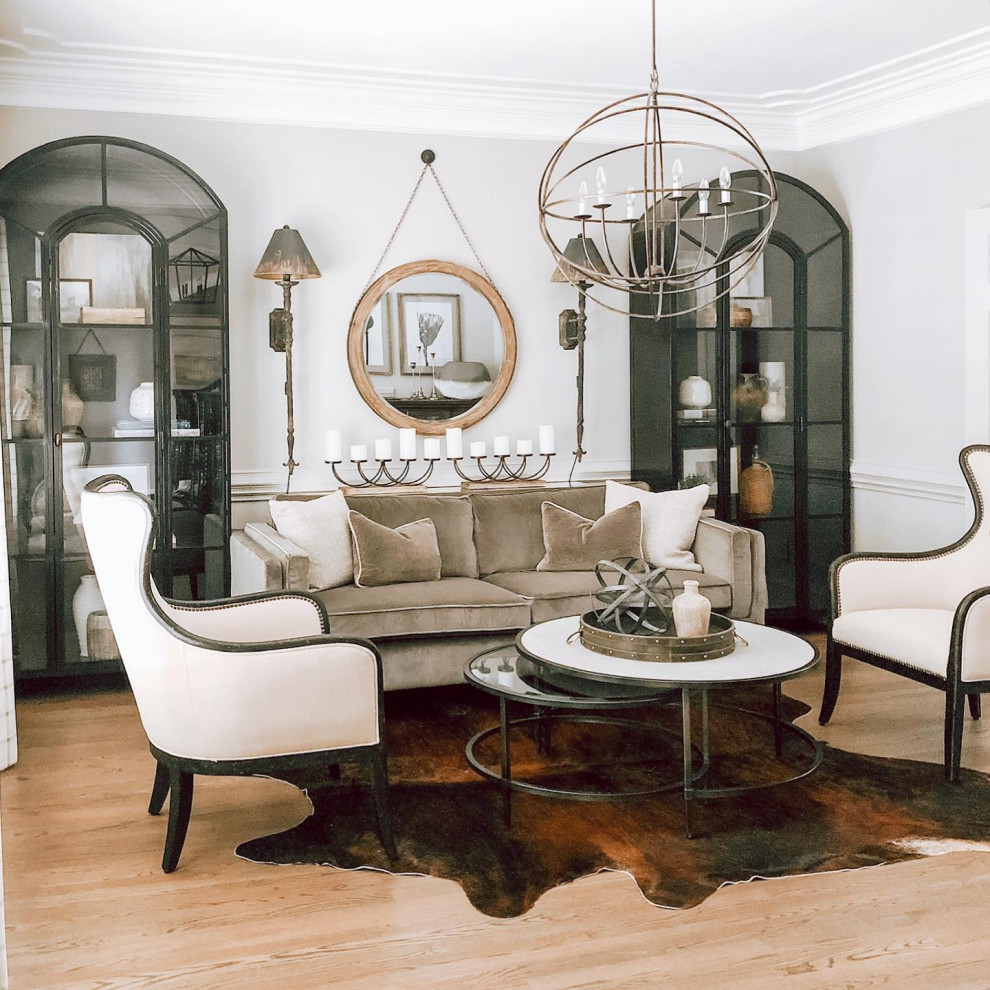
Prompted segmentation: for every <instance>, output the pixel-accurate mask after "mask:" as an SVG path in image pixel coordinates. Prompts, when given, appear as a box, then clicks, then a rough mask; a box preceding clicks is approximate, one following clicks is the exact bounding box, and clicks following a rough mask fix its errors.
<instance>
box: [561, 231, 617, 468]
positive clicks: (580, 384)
mask: <svg viewBox="0 0 990 990" xmlns="http://www.w3.org/2000/svg"><path fill="white" fill-rule="evenodd" d="M564 258H565V259H566V260H567V261H572V262H574V263H575V264H580V265H585V266H588V267H590V268H593V269H594V270H595V271H597V272H607V271H608V269H607V268H606V266H605V261H604V260H603V258H602V256H601V254H600V253H599V251H598V247H597V246H596V245H595V242H594V240H592V238H590V237H586V236H585V235H584V234H579V235H578V236H577V237H572V238H571V239H570V240H569V241H568V242H567V247H566V248H564ZM568 269H569V270H565V268H564V263H562V264H561V265H560V266H558V267H557V268H556V269H555V270H554V273H553V276H552V278H551V279H550V281H551V282H570V283H571V284H572V285H575V286H576V287H577V290H578V308H577V312H575V311H574V310H573V309H565V310H564V311H563V312H562V313H561V314H560V316H559V317H558V332H559V334H560V346H561V347H563V348H564V350H565V351H573V350H574V349H575V348H576V349H577V352H578V366H577V450H575V451H574V456H575V458H576V459H577V460H578V461H580V460H581V459H582V458H583V457H584V455H585V454H586V453H587V451H586V450H585V449H584V446H583V443H584V341H585V335H586V331H587V323H588V317H587V314H586V313H585V303H586V297H585V293H586V292H587V291H588V289H590V288H591V283H590V282H588V281H585V280H584V279H583V278H582V277H581V273H580V272H578V271H577V270H576V269H574V268H570V267H569V266H568Z"/></svg>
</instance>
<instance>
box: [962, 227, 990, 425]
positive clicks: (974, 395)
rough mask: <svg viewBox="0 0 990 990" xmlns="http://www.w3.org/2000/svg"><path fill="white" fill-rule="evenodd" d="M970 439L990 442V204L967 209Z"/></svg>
mask: <svg viewBox="0 0 990 990" xmlns="http://www.w3.org/2000/svg"><path fill="white" fill-rule="evenodd" d="M963 271H964V272H965V279H966V301H965V313H966V365H965V375H966V378H965V381H966V427H965V435H966V443H988V442H990V207H986V208H984V209H981V210H969V211H967V213H966V258H965V263H964V265H963Z"/></svg>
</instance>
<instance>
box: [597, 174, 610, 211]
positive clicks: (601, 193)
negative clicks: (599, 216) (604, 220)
mask: <svg viewBox="0 0 990 990" xmlns="http://www.w3.org/2000/svg"><path fill="white" fill-rule="evenodd" d="M595 185H596V186H597V187H598V205H599V206H607V205H608V204H607V203H606V202H605V192H606V190H607V189H608V178H607V177H606V175H605V169H603V168H602V167H601V165H599V166H598V171H597V172H595Z"/></svg>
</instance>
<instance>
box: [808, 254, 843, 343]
mask: <svg viewBox="0 0 990 990" xmlns="http://www.w3.org/2000/svg"><path fill="white" fill-rule="evenodd" d="M843 296H844V292H843V267H842V239H841V238H836V239H835V240H834V241H832V243H831V244H829V245H828V246H827V247H824V248H822V249H821V250H820V251H817V252H816V253H815V254H813V255H811V256H810V257H809V258H808V326H809V327H841V326H843V325H844V321H843V312H842V300H843Z"/></svg>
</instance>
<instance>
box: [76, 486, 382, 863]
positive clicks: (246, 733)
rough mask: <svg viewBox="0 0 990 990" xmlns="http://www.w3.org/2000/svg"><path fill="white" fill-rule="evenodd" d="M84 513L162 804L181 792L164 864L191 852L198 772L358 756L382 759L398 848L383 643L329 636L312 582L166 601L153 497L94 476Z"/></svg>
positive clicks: (378, 766) (155, 805)
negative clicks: (154, 555)
mask: <svg viewBox="0 0 990 990" xmlns="http://www.w3.org/2000/svg"><path fill="white" fill-rule="evenodd" d="M82 518H83V525H84V526H85V531H86V537H87V541H88V544H89V551H90V555H91V557H92V560H93V569H94V570H95V572H96V578H97V581H98V582H99V585H100V590H101V592H102V593H103V600H104V602H105V603H106V609H107V613H108V615H109V618H110V624H111V626H112V627H113V632H114V635H115V637H116V639H117V645H118V647H119V648H120V655H121V658H122V659H123V663H124V668H125V670H126V671H127V676H128V679H129V680H130V684H131V688H132V690H133V692H134V698H135V701H136V702H137V707H138V712H139V713H140V716H141V722H142V724H143V726H144V730H145V732H146V734H147V736H148V740H149V742H150V744H151V752H152V754H153V756H154V757H155V759H156V761H157V771H156V774H155V783H154V788H153V791H152V796H151V804H150V806H149V808H148V810H149V812H150V813H151V814H153V815H154V814H158V812H160V811H161V809H162V807H163V806H164V803H165V799H166V797H168V796H169V794H171V800H170V801H169V818H168V834H167V838H166V842H165V853H164V856H163V858H162V869H163V870H164V871H165V872H166V873H170V872H171V871H172V870H174V869H175V867H176V865H177V864H178V861H179V855H180V853H181V851H182V844H183V841H184V840H185V835H186V829H187V827H188V824H189V816H190V812H191V809H192V793H193V775H194V774H214V775H215V774H223V775H231V774H234V775H251V774H262V775H272V774H277V773H278V772H279V771H280V770H285V769H297V768H300V767H318V768H321V769H326V771H327V772H328V773H329V774H333V773H335V772H336V771H337V767H338V766H339V764H340V763H341V762H350V761H363V762H367V763H370V765H371V771H372V779H373V789H374V793H375V809H376V812H377V816H378V826H379V833H380V835H381V839H382V844H383V845H384V846H385V849H386V852H388V854H389V856H391V857H393V858H394V856H395V843H394V840H393V838H392V830H391V822H390V817H389V809H388V769H387V764H386V760H385V752H384V745H383V731H382V730H383V724H382V718H383V716H382V665H381V658H380V656H379V654H378V651H377V650H376V648H375V647H374V646H373V645H372V644H371V643H369V642H368V641H366V640H360V639H340V638H334V637H331V636H329V635H327V618H326V613H325V611H324V609H323V606H322V605H321V604H320V603H319V602H318V601H317V600H316V599H315V598H312V597H311V596H309V595H306V594H304V593H301V592H291V593H278V594H261V595H248V596H244V597H242V598H233V599H227V600H223V601H216V602H203V603H197V602H189V603H177V602H171V601H166V600H165V599H163V598H162V597H161V595H159V593H158V591H157V589H156V588H155V585H154V581H153V579H152V577H151V569H150V562H151V548H152V546H153V542H154V533H155V514H154V508H153V506H152V504H151V502H150V501H149V500H148V499H147V498H145V497H144V496H143V495H139V494H137V493H135V492H134V491H132V490H131V487H130V485H129V484H128V483H127V481H126V480H125V479H124V478H122V477H120V476H118V475H106V476H104V477H102V478H98V479H96V480H95V481H93V482H91V483H90V484H88V485H87V486H86V489H85V491H84V492H83V494H82Z"/></svg>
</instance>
